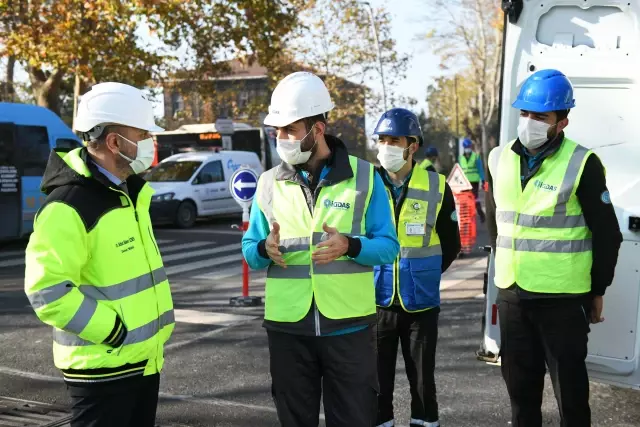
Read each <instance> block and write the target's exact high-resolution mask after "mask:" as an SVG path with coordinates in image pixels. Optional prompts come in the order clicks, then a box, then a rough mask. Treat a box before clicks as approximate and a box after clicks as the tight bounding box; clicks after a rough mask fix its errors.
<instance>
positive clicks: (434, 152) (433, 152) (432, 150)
mask: <svg viewBox="0 0 640 427" xmlns="http://www.w3.org/2000/svg"><path fill="white" fill-rule="evenodd" d="M425 156H427V157H438V149H437V148H436V147H428V148H427V150H426V152H425Z"/></svg>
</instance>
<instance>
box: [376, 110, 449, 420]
mask: <svg viewBox="0 0 640 427" xmlns="http://www.w3.org/2000/svg"><path fill="white" fill-rule="evenodd" d="M374 133H375V134H376V135H378V138H379V144H378V150H379V153H378V160H379V161H380V164H381V165H382V168H380V170H379V172H380V175H381V176H382V178H383V181H384V182H385V185H386V187H387V193H388V198H389V203H390V204H391V205H392V211H393V213H392V215H393V216H392V217H391V219H392V221H390V222H393V224H394V225H395V226H396V227H397V233H398V238H399V241H400V256H399V257H398V258H396V260H395V261H394V262H393V263H387V264H385V265H381V266H376V268H375V281H376V282H375V283H376V303H377V305H378V334H377V336H378V376H379V381H380V395H379V398H378V419H377V422H376V424H377V425H378V426H384V427H389V426H392V425H394V414H393V389H394V381H395V372H396V356H397V354H398V340H399V341H400V346H401V348H402V355H403V357H404V362H405V367H406V372H407V377H408V379H409V384H410V388H411V425H412V426H427V427H438V426H439V425H440V424H439V416H438V403H437V399H436V385H435V377H434V370H435V355H436V342H437V339H438V313H439V312H440V276H441V274H442V273H443V272H444V271H446V269H447V268H448V267H449V266H450V265H451V263H452V262H453V261H454V260H455V259H456V257H457V255H458V252H459V251H460V235H459V231H458V220H457V216H456V207H455V202H454V199H453V193H452V192H451V188H449V185H448V184H447V183H446V182H445V178H444V176H443V175H440V174H438V173H436V172H433V171H427V170H425V169H423V168H422V167H421V166H417V164H416V162H415V161H414V160H413V155H414V154H415V153H416V151H418V149H419V146H421V145H422V143H423V137H422V130H421V129H420V125H419V122H418V118H417V117H416V116H415V115H414V114H413V113H412V112H410V111H408V110H405V109H403V108H394V109H392V110H389V111H387V112H386V113H384V114H383V115H382V117H381V118H380V120H379V121H378V125H377V126H376V129H375V131H374Z"/></svg>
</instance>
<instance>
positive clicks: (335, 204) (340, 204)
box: [324, 199, 351, 210]
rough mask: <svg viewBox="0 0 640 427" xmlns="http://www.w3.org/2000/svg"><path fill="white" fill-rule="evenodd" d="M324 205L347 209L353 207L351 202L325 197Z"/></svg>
mask: <svg viewBox="0 0 640 427" xmlns="http://www.w3.org/2000/svg"><path fill="white" fill-rule="evenodd" d="M324 207H325V208H327V209H328V208H336V209H343V210H347V209H349V208H351V203H346V202H335V201H333V200H329V199H324Z"/></svg>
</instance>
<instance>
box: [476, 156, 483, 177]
mask: <svg viewBox="0 0 640 427" xmlns="http://www.w3.org/2000/svg"><path fill="white" fill-rule="evenodd" d="M476 168H477V169H478V174H479V175H480V181H481V182H484V181H485V179H484V166H483V165H482V157H481V156H480V155H478V158H477V160H476Z"/></svg>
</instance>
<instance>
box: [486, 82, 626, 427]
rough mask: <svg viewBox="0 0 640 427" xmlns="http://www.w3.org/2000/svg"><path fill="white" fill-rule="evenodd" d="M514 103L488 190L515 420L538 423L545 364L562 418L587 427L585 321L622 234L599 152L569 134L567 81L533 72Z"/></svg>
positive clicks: (591, 316) (598, 316) (594, 319)
mask: <svg viewBox="0 0 640 427" xmlns="http://www.w3.org/2000/svg"><path fill="white" fill-rule="evenodd" d="M513 107H514V108H517V109H519V110H520V121H519V124H518V138H517V139H516V140H514V141H511V142H509V143H507V144H505V145H501V146H498V147H496V148H495V149H494V150H492V151H491V153H490V155H489V162H488V163H489V174H488V183H489V187H490V191H489V194H488V196H487V207H488V208H487V209H488V212H489V215H490V216H489V230H490V235H491V240H492V248H493V250H494V251H495V279H494V281H495V284H496V286H497V287H498V288H499V291H498V292H499V294H498V301H499V302H498V305H499V319H500V335H501V337H500V340H501V349H500V354H501V357H502V375H503V377H504V380H505V383H506V385H507V390H508V392H509V397H510V399H511V410H512V425H513V427H540V426H541V425H542V415H541V409H540V407H541V403H542V393H543V388H544V376H545V370H546V369H545V364H546V368H548V370H549V373H550V375H551V381H552V383H553V388H554V391H555V395H556V400H557V401H558V407H559V410H560V417H561V425H562V426H571V427H588V426H590V425H591V412H590V408H589V379H588V376H587V369H586V365H585V359H586V357H587V336H588V333H589V330H590V329H589V323H599V322H602V321H604V318H603V317H602V307H603V295H604V293H605V290H606V288H607V287H608V286H609V285H610V284H611V282H612V280H613V275H614V270H615V266H616V263H617V257H618V250H619V248H620V244H621V242H622V235H621V233H620V228H619V225H618V221H617V219H616V215H615V212H614V209H613V206H612V204H611V198H610V196H609V191H608V189H607V183H606V180H605V171H604V167H603V165H602V163H601V162H600V159H599V158H598V156H597V155H595V154H594V153H593V152H592V151H591V150H589V149H587V148H585V147H583V146H582V145H579V144H578V143H576V142H574V141H572V140H570V139H569V138H567V137H566V136H565V133H564V129H565V128H566V127H567V126H568V125H569V118H568V115H569V110H570V109H572V108H574V107H575V101H574V98H573V88H572V86H571V82H570V81H569V79H568V78H567V77H566V76H565V75H564V74H562V73H561V72H560V71H557V70H540V71H537V72H536V73H534V74H532V75H531V76H529V78H528V79H527V80H526V81H525V82H524V84H523V85H522V87H521V88H520V92H519V94H518V97H517V99H516V100H515V102H514V103H513ZM595 125H596V126H597V123H596V124H595Z"/></svg>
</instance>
